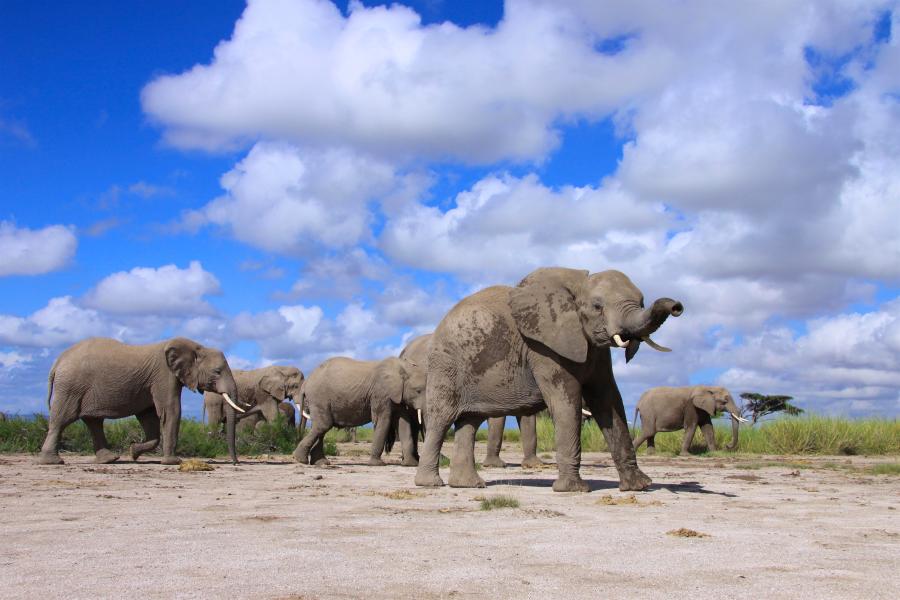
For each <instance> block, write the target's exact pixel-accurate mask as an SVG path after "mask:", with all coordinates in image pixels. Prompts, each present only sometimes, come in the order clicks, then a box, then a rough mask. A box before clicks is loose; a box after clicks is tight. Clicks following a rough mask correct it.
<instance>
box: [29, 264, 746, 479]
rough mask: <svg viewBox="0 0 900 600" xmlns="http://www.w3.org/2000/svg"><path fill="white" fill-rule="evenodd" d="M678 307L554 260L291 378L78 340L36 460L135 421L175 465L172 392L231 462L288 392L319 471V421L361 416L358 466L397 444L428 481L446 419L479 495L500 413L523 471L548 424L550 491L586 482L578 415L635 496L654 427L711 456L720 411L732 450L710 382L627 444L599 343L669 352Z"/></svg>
mask: <svg viewBox="0 0 900 600" xmlns="http://www.w3.org/2000/svg"><path fill="white" fill-rule="evenodd" d="M682 312H683V307H682V305H681V303H680V302H677V301H675V300H672V299H669V298H660V299H658V300H656V301H655V302H653V303H652V304H651V305H650V306H649V307H646V306H645V305H644V298H643V295H642V294H641V292H640V290H639V289H638V288H637V287H636V286H635V285H634V284H633V283H632V282H631V280H629V278H628V277H627V276H625V275H624V274H623V273H621V272H619V271H612V270H610V271H603V272H599V273H593V274H591V273H589V272H588V271H582V270H575V269H567V268H558V267H553V268H541V269H537V270H536V271H534V272H532V273H531V274H529V275H528V276H527V277H525V278H524V279H523V280H522V281H521V282H520V283H519V284H518V285H517V286H515V287H509V286H493V287H489V288H486V289H484V290H481V291H479V292H476V293H474V294H472V295H470V296H468V297H466V298H464V299H463V300H461V301H460V302H459V303H458V304H456V306H454V307H453V308H452V309H451V310H450V311H449V312H448V313H447V315H446V316H445V317H444V318H443V319H442V320H441V322H440V323H439V324H438V326H437V328H436V329H435V331H434V332H433V333H431V334H428V335H424V336H421V337H418V338H416V339H414V340H412V341H411V342H410V343H409V344H408V345H407V347H406V348H404V350H403V352H401V353H400V355H399V357H390V358H386V359H384V360H380V361H359V360H354V359H351V358H343V357H335V358H331V359H328V360H326V361H325V362H324V363H322V364H321V365H320V366H319V367H318V368H317V369H315V370H314V371H313V372H312V373H311V374H310V375H309V377H307V378H305V379H304V375H303V373H302V372H300V370H299V369H296V368H294V367H284V366H269V367H265V368H262V369H256V370H253V371H239V370H234V371H232V370H231V369H230V367H229V366H228V362H227V361H226V360H225V356H224V355H223V354H222V352H221V351H219V350H216V349H212V348H207V347H205V346H202V345H201V344H198V343H196V342H193V341H191V340H187V339H184V338H174V339H172V340H169V341H164V342H159V343H156V344H150V345H143V346H130V345H126V344H122V343H120V342H117V341H115V340H110V339H102V338H92V339H87V340H84V341H82V342H80V343H77V344H75V345H74V346H72V347H70V348H69V349H67V350H65V351H64V352H63V353H62V354H61V355H60V356H59V357H58V358H57V360H56V362H55V363H54V365H53V367H52V368H51V370H50V374H49V378H48V396H47V402H48V405H49V408H50V421H49V429H48V432H47V437H46V439H45V441H44V444H43V447H42V448H41V452H40V454H39V456H38V461H39V462H40V463H43V464H58V463H61V462H62V460H61V459H60V456H59V453H58V447H59V441H60V435H61V433H62V431H63V429H64V428H65V427H66V426H67V425H69V424H70V423H72V422H74V421H76V420H78V419H82V420H83V421H84V422H85V424H86V425H87V427H88V430H89V431H90V434H91V436H92V439H93V444H94V451H95V455H96V461H97V462H101V463H107V462H112V461H115V460H116V459H118V456H117V455H116V454H115V453H114V452H113V451H112V450H111V449H110V448H109V447H108V443H107V441H106V438H105V436H104V433H103V420H104V419H114V418H120V417H126V416H130V415H135V416H136V417H137V419H138V421H139V423H140V425H141V427H142V428H143V430H144V433H145V440H144V441H143V442H141V443H136V444H133V445H132V447H131V457H132V459H134V460H136V459H137V458H138V456H140V455H141V454H142V453H144V452H148V451H150V450H153V449H154V448H156V447H157V446H158V445H159V444H160V442H161V443H162V463H163V464H177V463H178V462H179V459H178V458H177V457H176V456H175V443H176V440H177V439H178V429H179V422H180V417H181V390H182V388H183V387H185V386H186V387H188V388H190V389H191V390H194V391H197V392H203V393H204V410H205V412H206V413H207V414H208V415H209V422H210V423H212V424H216V425H218V424H219V423H225V429H226V439H227V442H228V450H229V454H230V456H231V459H232V461H234V462H236V461H237V454H236V450H235V428H236V426H237V423H238V421H245V422H251V423H252V422H254V421H256V420H265V421H270V422H271V421H274V420H275V419H276V418H277V415H278V414H279V412H282V413H283V414H284V415H285V417H286V418H287V420H288V421H289V422H293V420H294V409H293V407H292V406H291V404H290V403H289V402H287V400H289V399H291V400H293V401H294V402H295V403H296V404H297V405H298V406H299V408H300V413H301V414H300V415H299V419H300V426H301V427H300V429H301V431H303V427H304V425H305V422H306V420H307V419H309V420H310V421H311V426H310V428H309V431H308V432H306V434H305V435H303V436H302V439H301V440H300V441H299V443H298V445H297V448H296V450H295V451H294V457H295V459H296V460H297V461H299V462H301V463H304V464H306V463H313V464H324V463H327V459H326V458H325V454H324V450H323V445H324V437H325V434H326V433H327V432H328V431H329V430H330V429H331V428H332V427H356V426H360V425H364V424H366V423H369V422H371V423H373V438H372V446H371V455H370V457H369V461H368V462H369V464H370V465H383V464H384V462H383V460H382V453H383V452H384V451H385V450H388V451H390V448H391V447H392V446H393V444H394V443H395V441H396V440H398V439H399V442H400V444H401V448H402V464H403V465H404V466H411V467H412V466H416V467H417V471H416V474H415V484H416V485H419V486H441V485H443V483H444V482H443V480H442V479H441V477H440V474H439V468H438V467H439V459H440V456H441V447H442V445H443V442H444V439H445V436H446V434H447V432H448V429H449V428H450V426H451V425H452V426H454V427H455V436H454V445H455V447H454V450H453V453H452V458H451V462H450V477H449V484H450V485H451V486H455V487H483V486H484V485H485V483H484V481H483V480H482V479H481V477H480V476H479V475H478V473H477V472H476V467H475V457H474V446H475V432H476V431H477V429H478V428H479V427H480V426H481V424H482V423H483V422H484V420H485V419H488V421H489V436H488V457H487V459H486V461H485V464H486V465H488V466H503V465H504V463H503V461H502V460H501V459H500V457H499V450H500V443H501V440H502V433H503V423H504V421H505V418H506V417H507V416H509V415H512V416H515V417H517V419H518V420H519V426H520V429H521V431H522V443H523V450H524V453H525V456H524V460H523V465H524V466H533V465H537V464H540V462H541V461H540V459H539V458H538V457H537V455H536V446H537V444H536V427H535V415H536V414H537V413H538V412H539V411H541V410H543V409H545V408H546V409H548V412H549V414H550V416H551V418H552V420H553V423H554V426H555V436H556V462H557V467H558V476H557V479H556V480H555V482H554V483H553V489H554V490H555V491H587V490H588V489H589V488H588V485H587V483H586V482H584V481H583V480H582V479H581V476H580V474H579V468H580V463H581V440H580V432H581V425H582V421H583V419H584V418H585V417H588V418H593V419H594V420H595V421H596V422H597V424H598V425H599V427H600V429H601V431H602V432H603V435H604V437H605V439H606V442H607V445H608V447H609V450H610V453H611V455H612V458H613V461H614V463H615V466H616V469H617V471H618V475H619V481H620V482H619V488H620V489H621V490H623V491H624V490H642V489H645V488H646V487H647V486H648V485H649V484H650V478H649V477H647V476H646V475H645V474H644V473H643V472H642V471H641V470H640V468H639V467H638V465H637V460H636V456H635V448H636V447H637V446H638V445H640V444H641V443H643V442H644V441H646V442H647V444H648V449H652V448H653V447H654V435H655V434H656V433H657V432H660V431H673V430H677V429H682V428H684V429H686V430H687V435H686V436H685V442H684V450H686V449H687V447H688V446H689V444H690V440H691V439H692V438H693V434H694V431H695V429H696V428H697V427H698V426H699V427H700V428H701V431H702V432H703V433H704V435H705V436H706V439H707V442H708V444H709V445H710V447H711V448H714V447H715V440H714V438H713V437H712V426H711V422H710V418H711V417H712V416H713V415H714V414H715V413H716V412H718V411H720V410H726V411H728V412H729V413H731V415H732V417H733V419H734V437H733V441H732V446H733V445H734V444H736V442H737V420H738V419H740V417H739V410H738V409H737V407H736V406H735V405H734V401H733V400H732V399H731V396H730V395H729V394H728V392H727V391H726V390H724V389H723V388H714V387H709V386H693V387H690V388H654V389H652V390H650V391H648V392H647V393H645V394H644V395H643V396H642V397H641V399H640V402H639V403H638V406H637V413H636V415H637V414H640V416H641V419H642V429H643V431H642V432H641V434H640V435H639V436H638V437H637V438H635V439H634V440H632V439H631V437H630V434H629V429H628V424H627V421H626V417H625V409H624V405H623V402H622V397H621V394H620V393H619V389H618V387H617V385H616V381H615V378H614V376H613V369H612V355H611V349H612V348H619V349H623V350H624V352H625V360H626V361H630V360H631V359H632V358H634V356H635V354H636V353H637V351H638V349H639V347H640V346H641V344H646V345H648V346H650V347H651V348H653V349H655V350H658V351H668V349H667V348H664V347H662V346H660V345H659V344H657V343H656V342H654V341H653V340H652V339H651V337H650V336H651V334H653V333H654V332H655V331H656V330H657V329H659V328H660V327H661V326H662V324H663V323H664V322H665V321H666V319H667V318H668V317H670V316H674V317H677V316H679V315H681V313H682ZM51 398H52V402H51ZM420 433H424V443H423V444H422V445H421V447H420V446H419V436H420Z"/></svg>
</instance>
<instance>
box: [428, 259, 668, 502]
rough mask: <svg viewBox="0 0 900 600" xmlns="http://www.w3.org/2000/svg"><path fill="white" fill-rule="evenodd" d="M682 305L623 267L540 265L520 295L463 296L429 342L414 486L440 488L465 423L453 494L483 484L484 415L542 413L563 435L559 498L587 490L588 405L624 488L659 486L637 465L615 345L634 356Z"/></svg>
mask: <svg viewBox="0 0 900 600" xmlns="http://www.w3.org/2000/svg"><path fill="white" fill-rule="evenodd" d="M683 310H684V307H683V306H682V304H681V303H680V302H677V301H675V300H672V299H669V298H660V299H659V300H657V301H656V302H654V304H653V305H652V306H651V307H650V308H648V309H645V308H644V302H643V295H642V294H641V292H640V290H639V289H638V288H637V287H636V286H635V285H634V284H633V283H632V282H631V280H630V279H628V277H627V276H626V275H625V274H624V273H621V272H620V271H614V270H609V271H602V272H599V273H594V274H591V273H589V272H588V271H583V270H576V269H567V268H561V267H549V268H540V269H537V270H536V271H533V272H532V273H530V274H529V275H527V276H526V277H525V278H524V279H523V280H522V281H521V282H519V284H518V285H517V286H516V287H509V286H493V287H489V288H486V289H484V290H481V291H479V292H476V293H475V294H472V295H471V296H468V297H466V298H463V300H461V301H460V302H459V303H458V304H456V306H454V307H453V308H452V309H450V312H448V313H447V315H446V316H444V318H443V319H442V320H441V322H440V324H439V325H438V327H437V329H436V330H435V332H434V334H433V336H432V339H431V348H430V350H429V353H428V373H427V382H426V402H427V410H426V412H425V425H426V434H425V443H424V445H423V447H422V451H421V452H420V460H419V467H418V470H417V472H416V477H415V484H416V485H418V486H441V485H443V484H444V482H443V480H442V479H441V477H440V473H439V467H438V465H439V463H438V458H439V456H440V450H441V445H442V444H443V441H444V436H445V435H446V433H447V430H448V429H449V427H450V425H451V424H455V425H456V436H455V448H454V454H453V457H452V459H451V463H450V480H449V483H450V485H451V486H453V487H484V485H485V483H484V480H482V479H481V477H479V476H478V474H477V473H476V471H475V456H474V445H475V431H476V430H477V429H478V427H479V425H480V424H481V422H482V421H483V420H484V419H485V418H486V417H500V416H504V415H517V416H524V415H533V414H536V413H537V412H538V411H540V410H541V409H542V408H544V407H545V406H546V407H547V408H548V409H549V412H550V415H551V418H552V419H553V422H554V425H555V429H556V448H557V450H556V459H557V466H558V470H559V473H558V477H557V479H556V481H554V483H553V490H554V491H557V492H575V491H578V492H586V491H589V490H590V486H588V484H587V483H586V482H585V481H584V480H582V479H581V476H580V474H579V467H580V463H581V435H580V430H581V408H582V402H584V403H585V404H586V405H587V406H588V407H589V409H590V411H591V413H592V414H593V417H594V419H595V420H596V421H597V423H598V425H599V426H600V428H601V430H602V431H603V435H604V437H605V438H606V442H607V444H608V446H609V449H610V453H611V454H612V458H613V461H614V462H615V465H616V469H617V470H618V473H619V489H621V490H623V491H626V490H643V489H646V488H647V487H648V486H649V485H650V478H649V477H647V475H645V474H644V473H643V472H642V471H641V470H640V469H639V468H638V465H637V459H636V456H635V452H634V447H633V446H632V444H631V436H630V434H629V431H628V424H627V422H626V419H625V408H624V406H623V404H622V396H621V395H620V393H619V390H618V387H617V386H616V382H615V378H614V376H613V371H612V356H611V352H610V348H611V347H612V346H617V347H619V348H624V349H625V359H626V361H629V360H631V359H632V358H633V357H634V355H635V353H636V352H637V350H638V348H639V346H640V344H641V343H642V342H644V343H646V344H647V345H649V346H650V347H652V348H655V349H657V350H662V351H667V350H668V348H664V347H662V346H660V345H658V344H657V343H656V342H654V341H653V340H652V339H651V338H650V334H652V333H653V332H655V331H656V330H657V329H659V327H660V326H661V325H662V324H663V322H664V321H665V320H666V319H667V318H668V317H669V316H679V315H681V314H682V312H683Z"/></svg>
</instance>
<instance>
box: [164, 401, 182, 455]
mask: <svg viewBox="0 0 900 600" xmlns="http://www.w3.org/2000/svg"><path fill="white" fill-rule="evenodd" d="M160 427H161V428H162V447H163V455H162V459H161V461H160V462H161V463H162V464H164V465H178V464H181V459H180V458H178V457H177V456H175V446H176V445H177V444H178V430H179V428H180V427H181V398H180V397H179V398H178V401H177V402H173V403H170V405H169V406H168V407H166V408H165V409H164V410H163V412H162V415H161V416H160Z"/></svg>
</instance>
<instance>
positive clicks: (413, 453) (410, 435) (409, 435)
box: [397, 410, 419, 467]
mask: <svg viewBox="0 0 900 600" xmlns="http://www.w3.org/2000/svg"><path fill="white" fill-rule="evenodd" d="M414 418H415V417H413V416H412V415H411V414H410V411H408V410H402V411H401V412H400V418H399V420H398V421H397V436H398V437H399V438H400V445H401V447H402V448H403V461H402V462H401V463H400V464H401V465H402V466H404V467H416V466H418V465H419V451H418V448H416V446H417V444H416V433H415V428H414V427H413V424H412V419H414Z"/></svg>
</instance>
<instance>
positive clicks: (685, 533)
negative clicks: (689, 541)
mask: <svg viewBox="0 0 900 600" xmlns="http://www.w3.org/2000/svg"><path fill="white" fill-rule="evenodd" d="M666 535H671V536H675V537H683V538H705V537H710V535H709V534H708V533H701V532H699V531H694V530H693V529H687V528H685V527H681V528H679V529H673V530H671V531H667V532H666Z"/></svg>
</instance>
